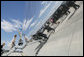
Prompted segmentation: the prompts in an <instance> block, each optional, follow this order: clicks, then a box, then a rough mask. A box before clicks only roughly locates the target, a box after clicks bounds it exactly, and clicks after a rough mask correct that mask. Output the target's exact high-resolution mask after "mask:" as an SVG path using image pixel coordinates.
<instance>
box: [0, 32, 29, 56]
mask: <svg viewBox="0 0 84 57" xmlns="http://www.w3.org/2000/svg"><path fill="white" fill-rule="evenodd" d="M16 38H17V35H14V37H13V40H12V41H11V44H10V50H11V49H12V48H15V49H18V47H16ZM24 39H25V42H26V44H25V45H24V46H23V47H22V48H20V49H23V48H25V47H26V45H27V43H29V40H28V38H27V37H25V34H24ZM18 45H19V46H21V45H23V40H22V39H21V38H20V39H19V42H18ZM4 46H5V43H3V44H2V45H1V55H2V54H3V53H5V52H9V51H10V50H5V49H4Z"/></svg>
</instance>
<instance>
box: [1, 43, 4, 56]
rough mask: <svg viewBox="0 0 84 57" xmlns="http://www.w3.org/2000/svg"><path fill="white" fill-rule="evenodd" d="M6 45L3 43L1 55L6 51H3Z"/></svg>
mask: <svg viewBox="0 0 84 57" xmlns="http://www.w3.org/2000/svg"><path fill="white" fill-rule="evenodd" d="M4 46H5V43H3V44H2V45H1V55H2V54H3V53H4V51H3V47H4Z"/></svg>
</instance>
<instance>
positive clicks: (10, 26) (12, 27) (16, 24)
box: [1, 17, 33, 32]
mask: <svg viewBox="0 0 84 57" xmlns="http://www.w3.org/2000/svg"><path fill="white" fill-rule="evenodd" d="M32 20H33V17H32V18H31V19H29V20H26V19H24V22H20V21H19V20H15V19H13V20H11V21H12V23H11V22H8V21H6V20H4V19H3V20H2V21H1V29H3V30H4V31H5V32H13V31H17V28H21V26H22V29H23V30H24V31H25V30H27V28H28V27H29V25H30V23H31V21H32Z"/></svg>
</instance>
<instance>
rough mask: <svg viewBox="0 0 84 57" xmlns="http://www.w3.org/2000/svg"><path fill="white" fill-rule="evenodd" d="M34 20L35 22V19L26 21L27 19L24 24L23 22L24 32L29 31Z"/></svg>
mask: <svg viewBox="0 0 84 57" xmlns="http://www.w3.org/2000/svg"><path fill="white" fill-rule="evenodd" d="M32 20H33V17H32V18H31V19H29V20H26V19H25V20H24V22H23V30H27V28H28V27H29V25H30V23H31V22H32Z"/></svg>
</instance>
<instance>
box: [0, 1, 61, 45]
mask: <svg viewBox="0 0 84 57" xmlns="http://www.w3.org/2000/svg"><path fill="white" fill-rule="evenodd" d="M61 3H62V1H1V43H2V42H6V44H7V45H8V43H10V41H11V40H12V39H13V36H14V35H15V34H17V35H18V33H17V29H16V27H17V28H20V26H19V25H20V24H21V25H22V29H23V33H25V34H26V36H27V37H28V38H30V35H32V34H34V33H35V32H36V31H37V30H38V29H39V28H40V27H41V26H42V24H44V23H45V22H46V20H47V19H49V17H50V16H51V15H52V14H53V13H54V11H55V10H56V9H57V8H58V7H59V6H60V4H61ZM18 39H19V36H18V37H17V40H16V41H18Z"/></svg>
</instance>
